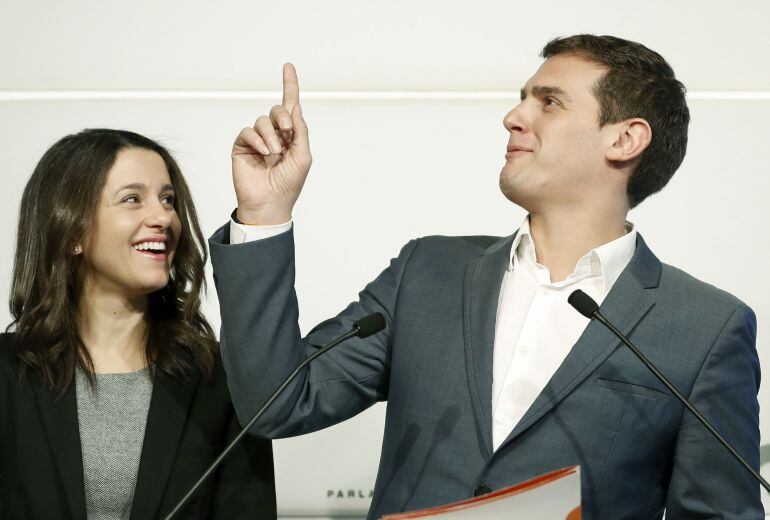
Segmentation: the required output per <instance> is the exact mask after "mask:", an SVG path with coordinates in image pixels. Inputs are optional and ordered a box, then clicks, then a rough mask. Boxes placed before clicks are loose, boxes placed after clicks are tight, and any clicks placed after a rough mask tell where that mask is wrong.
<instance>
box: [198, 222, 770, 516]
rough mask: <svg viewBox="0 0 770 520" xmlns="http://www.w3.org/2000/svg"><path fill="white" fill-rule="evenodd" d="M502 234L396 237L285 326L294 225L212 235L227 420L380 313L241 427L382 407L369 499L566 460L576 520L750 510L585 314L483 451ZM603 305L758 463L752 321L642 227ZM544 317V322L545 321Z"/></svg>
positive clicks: (716, 459)
mask: <svg viewBox="0 0 770 520" xmlns="http://www.w3.org/2000/svg"><path fill="white" fill-rule="evenodd" d="M512 241H513V237H507V238H497V237H438V236H436V237H426V238H422V239H418V240H414V241H412V242H410V243H408V244H407V245H406V246H404V248H403V249H402V250H401V253H400V254H399V256H398V257H397V258H395V259H393V260H392V261H391V263H390V266H389V267H388V268H387V269H385V270H384V271H383V272H382V273H381V274H380V275H379V276H378V277H377V278H376V279H375V280H374V281H373V282H371V283H370V284H368V285H367V286H366V288H365V289H364V290H363V291H362V292H361V293H360V295H359V300H358V301H356V302H353V303H351V304H350V305H349V306H348V307H347V308H346V309H345V310H343V311H342V312H341V313H340V314H339V315H337V317H335V318H332V319H330V320H327V321H325V322H323V323H321V324H320V325H318V326H317V327H316V328H315V329H313V330H312V331H311V332H310V333H309V334H308V336H307V337H305V338H302V337H301V336H300V332H299V327H298V325H297V313H298V311H297V301H296V296H295V292H294V241H293V234H292V232H287V233H283V234H281V235H278V236H275V237H272V238H268V239H265V240H260V241H256V242H251V243H247V244H241V245H227V244H229V236H228V226H225V227H223V228H221V229H220V230H218V231H217V232H216V233H215V234H214V236H213V237H212V238H211V240H210V247H211V257H212V262H213V265H214V278H215V281H216V285H217V293H218V295H219V300H220V305H221V313H222V338H221V340H222V353H223V356H224V364H225V368H226V371H227V374H228V384H229V385H230V391H231V394H232V398H233V403H234V405H235V408H236V411H237V413H238V415H239V418H240V420H241V421H242V422H244V421H246V420H248V419H249V417H250V416H251V415H252V414H253V413H254V411H255V410H256V409H257V408H258V407H259V406H260V405H261V404H262V403H263V402H264V400H265V399H266V398H267V396H268V395H269V394H270V393H271V392H272V391H273V390H274V389H275V388H276V387H277V385H278V384H279V382H280V381H281V380H282V379H283V378H284V377H286V375H288V373H289V372H291V370H292V369H293V368H294V367H295V366H296V365H297V364H299V363H300V362H301V361H302V360H303V359H304V358H305V357H306V356H307V355H309V354H310V353H311V352H313V351H314V350H315V349H317V348H318V347H319V346H320V345H323V344H324V343H326V342H327V341H329V340H331V339H332V338H333V337H335V336H337V335H339V334H342V333H344V332H346V331H348V330H349V329H350V327H351V326H352V323H353V321H354V320H356V319H358V318H361V317H362V316H364V315H367V314H369V313H371V312H375V311H379V312H381V313H382V314H383V315H384V316H385V319H386V321H387V328H386V329H385V330H384V331H382V332H380V333H378V334H376V335H374V336H371V337H369V338H366V339H358V338H355V339H353V340H350V341H349V342H347V343H346V344H344V345H341V346H339V347H337V348H336V349H335V350H332V351H330V352H329V353H328V354H326V355H325V356H322V357H320V358H318V359H317V360H316V361H314V362H313V364H312V365H311V366H310V367H309V368H308V369H307V370H306V372H305V373H304V374H302V375H301V376H300V377H298V378H297V379H296V380H295V382H294V384H292V385H291V386H290V387H289V388H287V391H286V392H285V393H284V394H283V395H282V397H280V398H279V399H278V400H277V401H276V403H275V404H274V406H273V407H272V408H271V410H270V411H269V412H268V413H267V414H266V415H265V417H264V418H263V420H262V421H261V422H260V423H259V424H258V425H257V426H256V427H255V428H254V430H253V433H254V434H256V435H259V436H263V437H268V438H276V437H286V436H292V435H298V434H302V433H307V432H311V431H315V430H319V429H321V428H325V427H327V426H330V425H332V424H335V423H338V422H340V421H343V420H345V419H347V418H349V417H352V416H354V415H356V414H357V413H359V412H361V411H362V410H364V409H365V408H367V407H369V406H371V405H372V404H373V403H375V402H376V401H384V400H387V401H388V408H387V416H386V420H385V435H384V439H383V445H382V454H381V460H380V467H379V471H378V474H377V482H376V485H375V490H374V499H373V501H372V505H371V508H370V511H369V517H370V518H378V517H379V516H380V515H382V514H385V513H391V512H395V511H402V510H408V509H415V508H422V507H428V506H433V505H437V504H441V503H446V502H451V501H455V500H460V499H465V498H468V497H471V496H473V495H474V493H479V492H481V491H486V490H488V489H496V488H500V487H503V486H506V485H509V484H513V483H516V482H519V481H522V480H525V479H528V478H530V477H533V476H535V475H538V474H540V473H544V472H547V471H549V470H553V469H557V468H562V467H565V466H570V465H574V464H579V465H580V466H581V475H582V493H583V513H584V515H585V516H584V518H601V519H603V518H611V519H621V518H628V519H647V518H660V517H661V516H662V513H663V509H664V507H665V508H667V513H666V515H667V518H668V519H669V520H674V519H678V518H686V519H695V518H731V519H732V518H742V519H749V518H750V519H759V518H762V517H763V510H762V504H761V502H760V495H759V485H758V484H757V483H756V482H755V481H754V480H753V479H752V477H751V476H750V475H749V473H748V472H747V471H746V470H745V469H744V468H743V467H741V466H739V465H738V463H737V462H736V461H734V460H733V459H731V457H730V456H729V454H728V453H727V450H725V449H724V448H723V447H722V446H721V445H719V444H718V443H717V442H716V441H715V440H713V439H712V438H711V436H710V434H709V433H708V432H707V431H706V430H705V429H704V428H702V427H701V425H700V424H699V423H697V422H696V420H695V419H694V417H692V416H691V415H690V414H689V413H683V407H682V406H681V405H680V404H679V403H678V402H677V401H676V400H675V399H674V398H673V397H671V396H669V394H668V392H667V390H666V389H665V387H663V386H662V385H661V384H660V383H659V382H658V381H657V380H656V379H655V377H654V376H653V375H652V374H651V373H650V372H649V371H648V370H647V369H646V368H645V367H644V366H643V365H642V364H641V363H640V362H639V361H638V360H637V359H636V358H635V357H634V356H633V354H632V353H631V352H630V351H628V350H627V349H626V348H623V347H621V346H620V345H619V341H618V340H617V339H616V338H615V337H614V336H613V335H612V334H611V333H610V332H609V331H607V330H606V329H605V328H604V327H603V326H602V325H601V324H599V323H597V322H591V323H590V324H589V325H588V327H587V328H586V330H585V331H584V332H583V334H582V336H581V337H580V339H579V340H578V342H577V343H576V344H575V345H574V347H573V348H572V350H571V351H570V353H569V355H568V356H567V358H566V359H565V360H564V362H563V363H562V364H561V366H560V367H559V369H558V370H557V371H556V373H555V374H554V375H553V377H552V378H551V380H550V382H549V383H548V384H547V386H546V387H545V389H544V390H543V392H542V393H541V394H540V396H539V397H538V398H537V399H536V401H535V402H534V404H533V405H532V407H531V408H530V409H529V411H528V412H527V413H526V415H525V416H524V418H523V419H522V420H521V421H520V423H519V424H518V425H517V426H516V427H515V428H514V430H513V431H512V432H511V434H510V435H509V436H508V438H507V439H506V441H505V442H504V443H503V444H502V445H501V446H500V448H499V449H498V450H497V451H494V452H493V451H492V412H491V402H492V396H491V393H492V348H493V344H494V334H495V316H496V311H497V302H498V294H499V291H500V284H501V280H502V277H503V273H504V271H505V268H506V264H507V262H508V254H509V251H510V247H511V244H512ZM601 310H602V312H603V313H604V314H605V316H607V318H608V319H609V320H611V321H612V322H614V323H615V324H616V326H617V327H618V328H619V329H620V330H621V331H622V332H623V333H625V334H627V335H628V336H629V337H630V339H631V341H632V342H634V343H635V344H636V345H637V346H638V347H639V348H640V349H641V350H642V351H643V352H644V353H645V355H646V356H647V357H648V358H649V359H650V360H651V361H652V362H653V363H655V364H656V365H657V366H658V367H659V368H660V369H661V370H662V372H663V373H664V374H666V375H667V376H668V377H669V379H670V380H671V381H672V382H673V383H674V385H676V387H677V388H678V389H679V390H680V391H681V392H682V393H683V394H684V395H686V396H688V397H689V398H690V399H691V400H692V402H693V403H694V404H695V406H696V407H698V408H699V409H700V411H701V412H702V413H703V414H704V415H705V416H706V417H708V418H709V419H710V420H711V421H712V422H713V423H714V425H715V426H716V428H717V429H718V430H719V431H720V432H721V433H722V434H723V435H724V436H725V437H726V438H727V439H728V440H729V441H731V442H732V443H734V445H735V446H736V447H737V449H738V451H739V452H741V453H742V454H743V456H744V457H746V458H747V459H748V460H749V461H750V462H751V463H752V464H753V465H754V467H758V466H759V406H758V402H757V391H758V388H759V361H758V358H757V352H756V347H755V338H756V318H755V316H754V314H753V312H752V311H751V309H749V308H748V307H747V306H746V305H744V304H743V303H742V302H740V301H739V300H737V299H736V298H734V297H732V296H731V295H729V294H727V293H725V292H723V291H721V290H719V289H716V288H714V287H712V286H710V285H707V284H705V283H703V282H700V281H698V280H696V279H694V278H692V277H691V276H689V275H687V274H686V273H684V272H682V271H680V270H678V269H676V268H674V267H670V266H667V265H664V264H661V262H660V261H659V260H658V259H657V258H656V257H655V256H654V255H653V254H652V252H651V251H650V249H649V248H648V247H647V246H646V245H645V243H644V241H643V240H642V238H641V236H640V237H639V238H638V240H637V246H636V252H635V254H634V256H633V258H632V260H631V261H630V263H629V265H628V266H627V267H626V269H625V270H624V271H623V273H622V274H621V276H620V278H619V279H618V280H617V282H616V283H615V285H614V286H613V288H612V290H611V291H610V293H609V294H608V295H607V297H606V299H605V300H604V302H603V304H602V306H601ZM554 326H558V324H554Z"/></svg>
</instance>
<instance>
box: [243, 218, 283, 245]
mask: <svg viewBox="0 0 770 520" xmlns="http://www.w3.org/2000/svg"><path fill="white" fill-rule="evenodd" d="M293 222H294V220H293V219H291V220H289V221H288V222H284V223H283V224H275V225H272V226H250V225H248V224H239V223H238V222H236V221H235V220H233V219H232V218H231V219H230V243H231V244H245V243H246V242H253V241H255V240H262V239H263V238H270V237H274V236H276V235H280V234H281V233H286V232H287V231H288V230H290V229H291V226H292V223H293Z"/></svg>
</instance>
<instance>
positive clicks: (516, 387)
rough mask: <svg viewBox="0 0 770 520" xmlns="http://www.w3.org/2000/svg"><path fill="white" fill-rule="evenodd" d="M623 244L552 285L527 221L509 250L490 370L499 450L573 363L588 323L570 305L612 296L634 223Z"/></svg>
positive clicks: (593, 255) (598, 251)
mask: <svg viewBox="0 0 770 520" xmlns="http://www.w3.org/2000/svg"><path fill="white" fill-rule="evenodd" d="M626 229H627V230H628V232H627V233H626V234H625V235H623V236H622V237H620V238H617V239H616V240H613V241H612V242H609V243H607V244H604V245H602V246H599V247H597V248H595V249H592V250H591V251H589V252H588V253H586V254H585V255H584V256H583V257H582V258H581V259H580V260H578V262H577V264H576V265H575V269H574V271H572V273H571V274H570V275H569V276H568V277H567V278H566V279H565V280H563V281H561V282H556V283H552V282H551V274H550V272H549V271H548V268H547V267H545V266H543V265H540V264H539V263H537V258H536V256H535V246H534V242H533V240H532V235H531V234H530V230H529V217H527V218H525V219H524V222H523V223H522V225H521V227H520V228H519V232H518V234H517V235H516V239H515V240H514V241H513V245H512V247H511V253H510V255H511V260H510V262H509V264H508V269H507V270H506V272H505V275H504V276H503V282H502V286H501V287H500V297H499V299H498V304H497V322H496V323H497V325H496V328H495V346H494V354H493V356H494V359H493V363H492V444H493V447H494V449H495V450H496V449H497V448H499V447H500V445H501V444H502V443H503V441H505V439H506V437H508V435H509V434H510V433H511V431H512V430H513V428H514V427H515V426H516V424H517V423H518V422H519V421H520V420H521V418H522V417H523V416H524V414H525V413H526V412H527V410H528V409H529V407H530V406H532V403H534V402H535V399H536V398H537V396H538V395H539V394H540V392H541V391H542V390H543V388H544V387H545V385H546V383H548V381H549V380H550V379H551V376H553V374H554V372H556V369H557V368H559V365H561V364H562V362H563V361H564V358H565V357H567V354H568V353H569V351H570V349H571V348H572V346H573V345H574V344H575V343H576V342H577V340H578V338H579V337H580V335H581V334H582V333H583V330H584V329H585V328H586V326H587V325H588V322H589V321H590V320H589V319H588V318H586V317H584V316H583V315H582V314H580V313H578V312H577V311H576V310H575V309H574V308H572V306H571V305H570V304H569V303H567V298H568V297H569V295H570V294H571V293H572V291H574V290H576V289H582V290H583V291H584V292H585V293H587V294H588V295H589V296H591V297H592V298H593V299H594V300H596V302H597V303H598V304H600V305H601V302H602V301H603V300H604V297H605V296H606V295H607V293H608V292H609V291H610V289H611V288H612V285H613V284H614V283H615V281H616V280H617V279H618V277H619V276H620V273H621V272H622V271H623V269H624V268H625V267H626V265H627V264H628V262H629V261H630V260H631V257H632V256H633V255H634V251H635V250H636V230H635V229H634V228H633V226H632V225H631V224H629V223H627V224H626Z"/></svg>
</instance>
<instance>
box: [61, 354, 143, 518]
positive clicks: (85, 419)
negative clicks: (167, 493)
mask: <svg viewBox="0 0 770 520" xmlns="http://www.w3.org/2000/svg"><path fill="white" fill-rule="evenodd" d="M95 377H96V387H94V388H92V387H91V385H90V384H89V382H88V379H87V377H86V375H85V374H84V373H83V372H82V371H81V370H79V369H78V370H77V374H76V376H75V390H76V394H77V405H78V426H79V428H80V446H81V450H82V453H83V484H84V488H85V494H86V517H87V518H88V520H128V518H129V517H130V516H131V503H132V501H133V499H134V489H135V488H136V475H137V471H138V469H139V457H140V456H141V454H142V441H143V440H144V430H145V426H146V425H147V411H148V410H149V408H150V397H151V396H152V380H151V378H150V372H149V370H148V369H147V368H145V369H143V370H139V371H138V372H129V373H125V374H95Z"/></svg>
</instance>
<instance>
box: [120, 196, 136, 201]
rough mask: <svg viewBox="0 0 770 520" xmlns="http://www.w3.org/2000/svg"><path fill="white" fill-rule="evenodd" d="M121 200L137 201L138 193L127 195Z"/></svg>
mask: <svg viewBox="0 0 770 520" xmlns="http://www.w3.org/2000/svg"><path fill="white" fill-rule="evenodd" d="M123 202H139V195H129V196H127V197H126V198H124V199H123Z"/></svg>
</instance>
